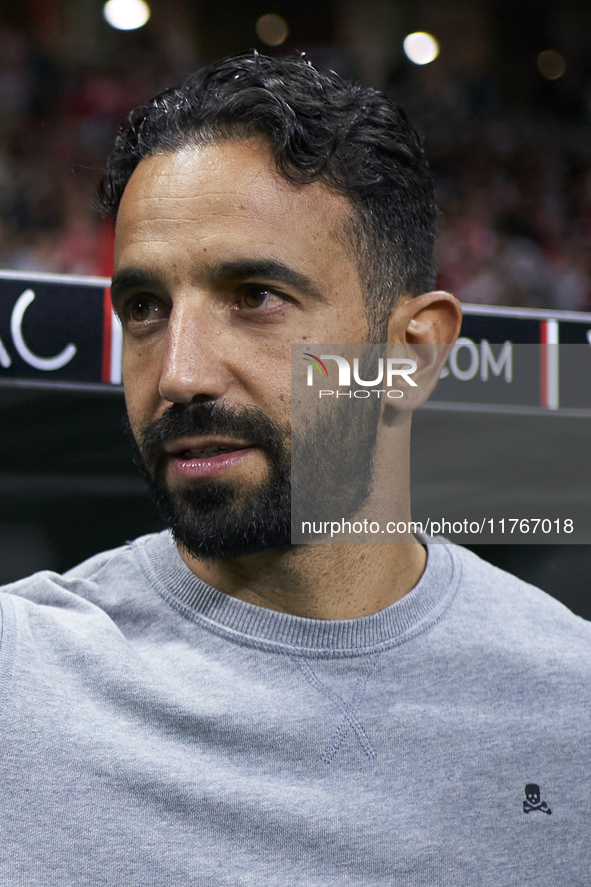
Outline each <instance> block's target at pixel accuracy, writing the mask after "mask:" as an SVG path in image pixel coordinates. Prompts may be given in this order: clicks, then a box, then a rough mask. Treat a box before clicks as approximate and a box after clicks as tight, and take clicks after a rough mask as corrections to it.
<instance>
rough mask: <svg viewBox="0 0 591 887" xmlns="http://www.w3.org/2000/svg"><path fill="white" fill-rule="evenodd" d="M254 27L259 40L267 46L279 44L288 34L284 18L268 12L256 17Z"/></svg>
mask: <svg viewBox="0 0 591 887" xmlns="http://www.w3.org/2000/svg"><path fill="white" fill-rule="evenodd" d="M255 29H256V32H257V35H258V38H259V40H262V41H263V43H266V44H267V45H268V46H280V45H281V44H282V43H284V42H285V41H286V40H287V38H288V35H289V26H288V24H287V22H286V21H285V19H284V18H282V17H281V16H280V15H275V13H274V12H269V13H268V14H267V15H262V16H261V17H260V18H259V19H257V23H256V25H255Z"/></svg>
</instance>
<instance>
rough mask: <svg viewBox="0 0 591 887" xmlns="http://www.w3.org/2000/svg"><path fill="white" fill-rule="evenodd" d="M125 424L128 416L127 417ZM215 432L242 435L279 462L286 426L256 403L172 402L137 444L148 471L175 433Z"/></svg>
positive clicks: (163, 456) (162, 456)
mask: <svg viewBox="0 0 591 887" xmlns="http://www.w3.org/2000/svg"><path fill="white" fill-rule="evenodd" d="M127 424H128V426H129V420H128V421H127ZM209 435H219V436H220V437H230V438H240V439H243V440H244V439H246V440H248V441H249V442H250V443H251V444H253V445H254V446H258V447H260V448H261V449H263V450H264V451H265V452H266V453H267V454H268V455H269V456H270V457H271V459H272V460H273V461H274V462H279V461H280V460H281V458H282V456H283V454H284V451H285V443H286V440H288V439H289V435H290V426H289V425H277V424H275V423H274V422H273V421H272V420H271V419H269V417H268V416H267V415H266V414H265V413H264V412H263V411H262V410H260V409H258V408H257V407H239V408H230V407H228V406H227V405H226V404H224V403H219V402H216V401H208V402H205V403H190V404H180V403H173V404H171V406H169V407H167V409H166V410H165V412H164V413H163V414H162V415H161V416H160V417H159V418H158V419H154V420H153V421H152V422H149V423H148V424H147V425H145V426H144V427H143V428H142V429H141V431H140V432H139V434H138V435H137V446H138V448H139V450H140V453H141V456H142V459H143V461H144V463H145V465H146V467H147V468H148V469H149V470H150V472H151V473H152V472H153V471H156V470H157V469H158V467H159V465H160V464H161V463H162V462H163V461H164V460H165V459H166V452H165V450H164V447H165V446H166V444H169V443H172V442H173V441H174V440H176V439H177V438H179V437H196V436H209Z"/></svg>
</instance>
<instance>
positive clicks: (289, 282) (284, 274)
mask: <svg viewBox="0 0 591 887" xmlns="http://www.w3.org/2000/svg"><path fill="white" fill-rule="evenodd" d="M206 279H207V282H208V283H209V284H210V285H216V284H217V283H219V282H220V281H222V280H249V279H250V280H257V279H258V280H261V281H268V282H269V283H278V284H282V285H283V286H288V287H292V288H293V289H296V290H298V291H299V292H300V293H302V294H303V295H305V296H308V297H309V298H310V299H312V300H313V301H315V302H324V301H325V298H324V296H323V294H322V293H321V292H320V290H319V288H318V287H317V285H316V284H315V283H314V281H313V280H312V279H311V278H310V277H308V276H307V275H306V274H302V273H301V272H300V271H295V270H294V269H293V268H290V267H289V265H286V264H285V263H284V262H280V261H279V260H278V259H238V260H236V261H233V262H232V261H230V262H216V264H215V265H213V266H212V267H211V268H209V269H208V270H207V273H206ZM141 287H146V288H148V289H149V288H152V287H157V288H159V289H166V284H165V281H164V279H163V278H162V277H161V276H160V275H159V274H157V273H156V272H154V271H149V270H143V269H141V268H122V269H121V271H118V272H117V273H116V274H114V275H113V280H112V281H111V297H112V298H113V300H116V299H117V298H119V297H121V296H122V295H123V294H124V293H125V292H127V290H130V289H138V288H141Z"/></svg>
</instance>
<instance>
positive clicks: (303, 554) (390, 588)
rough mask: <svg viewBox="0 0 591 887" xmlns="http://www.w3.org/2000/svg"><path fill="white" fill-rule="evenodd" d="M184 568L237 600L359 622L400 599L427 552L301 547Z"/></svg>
mask: <svg viewBox="0 0 591 887" xmlns="http://www.w3.org/2000/svg"><path fill="white" fill-rule="evenodd" d="M180 554H181V557H182V558H183V560H184V561H185V563H186V564H187V566H188V567H189V568H190V569H191V570H192V571H193V572H194V573H196V574H197V575H198V576H199V577H200V578H201V579H203V580H204V581H205V582H208V583H209V584H210V585H213V586H214V587H215V588H217V589H218V590H219V591H223V592H225V593H226V594H229V595H232V596H233V597H236V598H238V599H239V600H242V601H246V602H247V603H250V604H255V605H256V606H259V607H267V608H268V609H271V610H279V611H280V612H282V613H291V614H292V615H294V616H304V617H307V618H309V619H358V618H360V617H362V616H369V615H370V614H371V613H376V612H378V610H383V609H384V608H385V607H388V606H390V604H392V603H394V601H397V600H399V599H400V598H401V597H403V595H405V594H406V593H407V592H408V591H410V589H411V588H413V587H414V586H415V585H416V583H417V582H418V580H419V579H420V577H421V575H422V573H423V570H424V569H425V563H426V553H425V549H424V548H423V547H422V546H421V545H419V544H418V543H415V544H410V543H409V544H403V545H330V544H329V545H302V546H294V547H293V548H289V549H286V550H283V551H272V552H263V553H262V554H255V555H248V556H246V557H243V558H236V559H235V560H231V561H215V562H212V561H203V560H200V559H198V558H194V557H192V556H191V555H189V554H188V553H186V552H185V551H183V550H180Z"/></svg>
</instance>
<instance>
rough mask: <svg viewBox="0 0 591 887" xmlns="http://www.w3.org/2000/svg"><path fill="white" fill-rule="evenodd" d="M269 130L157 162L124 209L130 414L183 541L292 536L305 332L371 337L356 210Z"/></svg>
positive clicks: (239, 548)
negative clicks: (295, 405) (307, 180)
mask: <svg viewBox="0 0 591 887" xmlns="http://www.w3.org/2000/svg"><path fill="white" fill-rule="evenodd" d="M349 211H350V209H349V204H348V202H347V201H346V200H345V198H344V197H342V196H340V195H338V194H336V193H334V192H333V191H331V190H329V189H328V188H326V187H325V186H324V185H322V184H319V183H315V184H312V185H302V186H300V185H293V184H291V183H289V182H287V181H285V180H284V179H283V178H282V177H281V176H279V175H278V173H277V172H276V170H275V164H274V159H273V155H272V152H271V150H270V149H269V147H268V146H267V145H266V144H264V143H262V142H237V143H223V144H221V145H216V146H208V147H200V148H190V149H183V150H182V151H180V152H178V153H175V154H161V155H157V156H154V157H151V158H148V159H146V160H143V161H142V162H141V163H140V164H139V166H138V167H137V169H136V170H135V172H134V173H133V176H132V177H131V179H130V181H129V184H128V185H127V188H126V189H125V192H124V195H123V199H122V201H121V207H120V211H119V217H118V221H117V233H116V250H115V275H114V280H113V289H112V293H113V301H114V305H115V308H116V310H117V312H118V314H119V317H120V318H121V320H122V323H123V329H124V357H123V379H124V385H125V396H126V401H127V409H128V415H129V422H130V425H131V429H132V431H133V435H134V437H135V440H136V442H137V444H138V446H139V450H140V453H141V456H142V459H143V461H144V463H145V466H146V469H147V472H148V474H149V476H150V477H151V480H152V483H153V485H155V486H156V488H157V490H158V493H159V496H160V499H161V503H162V504H163V506H164V510H165V511H166V513H167V516H168V518H169V520H170V521H171V523H172V525H173V531H174V533H175V536H176V538H177V541H178V542H180V544H181V545H182V546H183V547H184V548H186V549H187V550H188V551H189V552H190V553H191V554H193V555H195V556H202V557H214V558H215V557H232V556H237V555H239V554H245V553H249V552H252V551H255V550H257V549H258V550H260V549H263V548H267V547H277V546H280V545H284V544H288V543H289V516H290V514H289V422H290V403H289V401H290V362H291V360H290V358H291V355H290V344H291V343H306V342H310V343H314V342H333V343H341V342H342V343H346V342H363V341H366V338H367V328H366V321H365V316H364V297H363V294H362V291H361V286H360V282H359V278H358V274H357V269H356V267H355V264H354V262H353V260H352V259H351V258H350V257H349V256H347V254H346V253H345V249H344V247H343V245H342V243H341V241H340V240H339V234H340V232H341V231H342V226H343V224H344V222H345V220H346V219H347V217H348V214H349Z"/></svg>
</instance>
